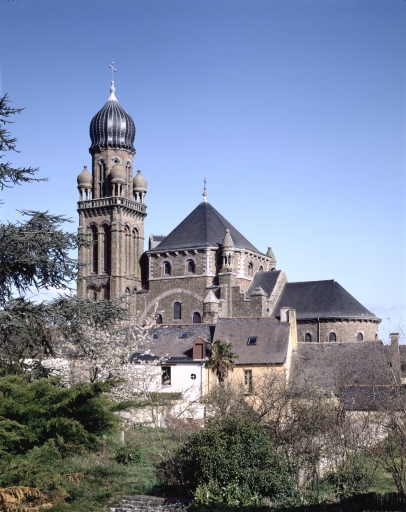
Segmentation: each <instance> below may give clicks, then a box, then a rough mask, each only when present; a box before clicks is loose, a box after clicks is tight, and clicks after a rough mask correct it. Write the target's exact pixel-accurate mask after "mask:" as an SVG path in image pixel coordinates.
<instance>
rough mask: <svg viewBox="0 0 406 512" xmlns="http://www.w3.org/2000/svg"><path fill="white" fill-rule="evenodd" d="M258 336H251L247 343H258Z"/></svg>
mask: <svg viewBox="0 0 406 512" xmlns="http://www.w3.org/2000/svg"><path fill="white" fill-rule="evenodd" d="M257 339H258V337H257V336H250V337H249V338H248V341H247V345H256V344H257Z"/></svg>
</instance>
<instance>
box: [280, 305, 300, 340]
mask: <svg viewBox="0 0 406 512" xmlns="http://www.w3.org/2000/svg"><path fill="white" fill-rule="evenodd" d="M280 318H281V322H289V324H290V337H291V340H292V350H297V324H296V309H293V308H287V307H284V308H281V312H280Z"/></svg>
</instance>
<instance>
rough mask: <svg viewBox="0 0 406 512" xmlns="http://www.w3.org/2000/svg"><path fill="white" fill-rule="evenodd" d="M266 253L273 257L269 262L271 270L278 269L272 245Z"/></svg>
mask: <svg viewBox="0 0 406 512" xmlns="http://www.w3.org/2000/svg"><path fill="white" fill-rule="evenodd" d="M266 255H267V256H268V258H270V259H271V261H270V262H269V270H275V269H276V259H275V255H274V253H273V250H272V247H268V250H267V251H266Z"/></svg>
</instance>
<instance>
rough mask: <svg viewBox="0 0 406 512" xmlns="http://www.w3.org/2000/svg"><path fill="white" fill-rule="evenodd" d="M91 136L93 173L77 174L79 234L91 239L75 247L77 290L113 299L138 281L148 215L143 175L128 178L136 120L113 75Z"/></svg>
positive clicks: (135, 286)
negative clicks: (117, 90)
mask: <svg viewBox="0 0 406 512" xmlns="http://www.w3.org/2000/svg"><path fill="white" fill-rule="evenodd" d="M111 67H112V66H111ZM114 71H115V70H114V68H113V67H112V72H114ZM90 138H91V146H90V148H89V152H90V154H91V155H92V173H91V174H90V172H89V171H88V169H87V167H85V168H84V169H83V171H82V172H81V173H80V174H79V176H78V178H77V182H78V190H79V202H78V213H79V235H82V236H84V237H86V238H87V240H88V241H89V242H90V243H89V245H88V246H87V247H84V246H82V247H80V248H79V265H80V268H79V277H78V291H77V293H78V296H79V297H88V298H92V299H94V300H100V299H113V298H118V297H121V296H123V295H130V294H131V295H132V294H134V293H135V292H136V291H137V290H138V289H139V288H140V287H141V264H140V258H141V255H142V253H143V252H144V219H145V217H146V215H147V214H146V208H147V207H146V205H145V194H146V192H147V181H146V180H145V178H144V177H143V176H142V175H141V171H138V172H137V174H136V176H135V177H134V178H133V159H134V155H135V149H134V139H135V125H134V121H133V120H132V119H131V117H130V116H129V115H128V114H127V112H126V111H125V110H124V109H123V108H122V107H121V105H120V104H119V102H118V101H117V98H116V96H115V88H114V80H112V82H111V88H110V96H109V98H108V100H107V102H106V104H105V105H104V107H103V108H102V109H101V110H100V111H99V112H98V113H97V114H96V115H95V116H94V117H93V119H92V121H91V123H90Z"/></svg>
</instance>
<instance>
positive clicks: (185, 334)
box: [179, 332, 189, 338]
mask: <svg viewBox="0 0 406 512" xmlns="http://www.w3.org/2000/svg"><path fill="white" fill-rule="evenodd" d="M188 336H189V334H188V333H187V332H181V333H180V334H179V338H187V337H188Z"/></svg>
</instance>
